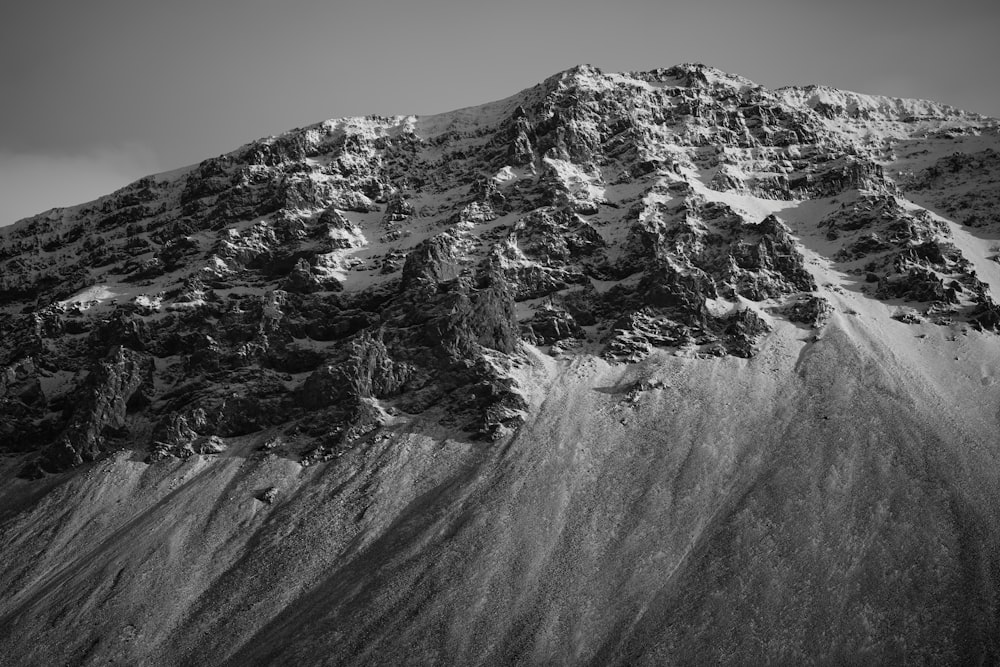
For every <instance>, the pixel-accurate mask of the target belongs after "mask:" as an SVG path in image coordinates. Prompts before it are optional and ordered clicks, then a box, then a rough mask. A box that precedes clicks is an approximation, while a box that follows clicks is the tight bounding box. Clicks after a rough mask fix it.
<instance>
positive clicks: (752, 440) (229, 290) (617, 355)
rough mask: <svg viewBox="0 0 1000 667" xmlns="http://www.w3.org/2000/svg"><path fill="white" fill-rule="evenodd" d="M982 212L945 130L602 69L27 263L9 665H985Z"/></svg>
mask: <svg viewBox="0 0 1000 667" xmlns="http://www.w3.org/2000/svg"><path fill="white" fill-rule="evenodd" d="M997 183H1000V128H998V126H997V124H996V122H995V121H991V120H989V119H984V118H982V117H979V116H976V115H974V114H965V113H962V112H959V111H957V110H955V109H952V108H951V107H947V106H945V105H938V104H936V103H929V102H920V101H913V100H897V99H893V98H885V97H877V96H865V95H859V94H856V93H848V92H845V91H838V90H835V89H832V88H825V87H806V88H784V89H779V90H769V89H766V88H764V87H761V86H757V85H756V84H754V83H753V82H751V81H749V80H748V79H745V78H743V77H740V76H736V75H732V74H727V73H725V72H722V71H721V70H718V69H716V68H712V67H709V66H706V65H701V64H692V63H688V64H682V65H677V66H674V67H670V68H666V69H656V70H651V71H648V72H637V73H624V74H615V73H604V72H602V71H601V70H599V69H597V68H595V67H592V66H589V65H581V66H578V67H574V68H571V69H569V70H565V71H563V72H560V73H558V74H556V75H554V76H552V77H549V78H548V79H546V80H545V81H543V82H542V83H540V84H539V85H536V86H534V87H532V88H529V89H527V90H524V91H521V92H519V93H516V94H514V95H512V96H509V97H507V98H505V99H502V100H500V101H497V102H492V103H488V104H484V105H479V106H475V107H469V108H465V109H459V110H455V111H450V112H445V113H442V114H437V115H434V116H426V117H416V116H393V117H384V116H367V117H363V118H343V119H335V120H330V121H326V122H322V123H318V124H315V125H311V126H308V127H305V128H298V129H294V130H290V131H288V132H285V133H283V134H281V135H279V136H276V137H270V138H267V139H262V140H258V141H253V142H250V143H248V144H246V145H244V146H242V147H239V148H238V149H236V150H234V151H232V152H230V153H227V154H225V155H221V156H216V157H212V158H209V159H206V160H204V161H202V162H201V163H199V164H197V165H195V166H193V167H191V168H189V169H185V170H178V171H176V172H173V173H170V174H161V175H158V176H152V177H147V178H143V179H141V180H139V181H137V182H136V183H133V184H131V185H129V186H128V187H126V188H123V189H121V190H118V191H117V192H114V193H111V194H109V195H107V196H105V197H101V198H100V199H98V200H96V201H93V202H88V203H86V204H81V205H79V206H74V207H69V208H65V209H56V210H53V211H49V212H47V213H45V214H42V215H38V216H34V217H32V218H29V219H27V220H24V221H22V222H20V223H18V224H16V225H13V226H12V227H9V228H4V229H2V230H0V471H2V472H0V474H4V475H6V477H5V478H4V480H3V482H4V483H3V484H0V507H2V508H3V510H2V511H0V515H2V518H3V521H4V523H3V531H2V534H3V536H4V539H2V540H0V559H2V560H3V562H4V563H5V564H7V566H6V569H3V570H2V571H0V583H2V585H3V590H4V596H2V599H0V654H2V655H4V656H19V657H20V656H23V661H22V662H23V664H64V663H66V662H73V663H74V664H75V663H83V662H88V663H91V662H92V663H98V662H101V663H106V662H112V661H114V662H118V663H125V664H161V665H167V664H194V663H198V664H222V663H228V664H276V663H287V662H294V663H301V664H312V663H318V662H324V663H329V664H334V663H335V664H361V663H365V664H368V663H385V664H402V663H412V662H415V661H416V662H434V663H441V664H498V663H504V664H506V663H517V664H522V663H524V664H527V663H548V662H553V661H555V662H558V661H560V660H564V661H568V660H571V661H572V662H576V663H594V664H646V663H649V664H652V663H663V662H676V663H681V664H687V663H713V664H714V663H720V664H745V663H753V664H775V663H783V662H789V661H790V660H792V659H793V658H790V656H797V657H801V656H810V659H812V660H813V661H815V662H820V663H841V662H845V661H846V662H851V661H854V662H857V661H864V662H873V663H879V664H882V663H885V664H896V663H902V662H915V663H920V662H942V661H943V662H952V663H962V664H965V663H969V664H987V663H988V664H993V663H995V662H997V658H998V656H997V655H996V653H995V647H996V641H995V638H996V628H997V627H1000V621H998V619H997V618H994V616H995V614H994V615H993V616H991V615H990V614H992V613H993V611H991V610H994V609H995V604H994V601H993V600H992V599H991V595H992V593H991V591H994V590H997V588H998V585H1000V583H998V580H997V573H996V572H994V571H993V570H992V569H991V568H987V567H982V566H981V565H982V563H983V562H985V561H984V558H985V557H984V556H983V554H992V553H997V551H998V549H1000V532H998V531H997V529H996V527H997V521H996V515H997V513H998V510H997V508H1000V492H998V491H997V490H998V489H1000V473H998V467H997V466H996V465H995V461H994V459H995V452H994V450H995V449H996V445H995V441H996V429H997V415H996V409H995V406H996V405H997V402H998V400H1000V397H998V396H997V387H1000V362H997V360H998V359H1000V354H998V352H1000V306H998V304H997V303H996V298H997V296H998V295H1000V263H998V261H997V251H998V248H1000V217H998V215H1000V214H998V212H1000V192H998V188H997ZM15 477H19V478H17V479H15ZM692 554H694V555H692ZM192 573H194V575H195V576H193V575H192ZM817 573H819V574H818V575H817ZM887 573H889V575H891V576H889V575H887ZM969 596H973V598H972V599H971V600H970V597H969ZM977 596H978V597H977ZM3 605H6V606H3ZM67 610H69V611H67ZM970 610H971V611H970ZM984 610H985V611H984ZM817 627H822V628H823V632H817V631H816V629H817ZM331 629H332V630H333V631H331ZM904 649H905V653H904ZM990 651H993V653H990ZM563 656H571V658H570V657H563ZM799 661H800V662H801V661H802V660H799Z"/></svg>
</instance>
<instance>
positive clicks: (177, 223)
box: [0, 64, 1000, 469]
mask: <svg viewBox="0 0 1000 667" xmlns="http://www.w3.org/2000/svg"><path fill="white" fill-rule="evenodd" d="M998 147H1000V131H998V123H997V121H995V120H993V119H989V118H985V117H982V116H978V115H975V114H969V113H965V112H962V111H959V110H956V109H954V108H952V107H948V106H945V105H940V104H936V103H932V102H924V101H917V100H899V99H892V98H885V97H877V96H869V95H859V94H856V93H849V92H845V91H839V90H834V89H830V88H825V87H817V86H810V87H805V88H783V89H780V90H777V91H771V90H768V89H765V88H763V87H761V86H758V85H756V84H754V83H753V82H752V81H749V80H748V79H745V78H743V77H739V76H735V75H731V74H727V73H724V72H721V71H719V70H717V69H714V68H710V67H705V66H702V65H693V64H688V65H680V66H677V67H672V68H669V69H659V70H654V71H651V72H639V73H623V74H605V73H603V72H601V71H600V70H599V69H597V68H594V67H591V66H580V67H576V68H573V69H571V70H567V71H565V72H562V73H559V74H557V75H555V76H552V77H550V78H548V79H546V80H545V81H544V82H542V83H541V84H539V85H537V86H535V87H533V88H530V89H528V90H525V91H522V92H520V93H518V94H516V95H514V96H512V97H509V98H506V99H504V100H501V101H498V102H493V103H490V104H485V105H482V106H479V107H471V108H467V109H460V110H457V111H452V112H448V113H443V114H439V115H434V116H427V117H417V116H396V117H380V116H369V117H365V118H344V119H338V120H329V121H325V122H322V123H318V124H316V125H312V126H309V127H306V128H301V129H295V130H292V131H289V132H287V133H285V134H282V135H280V136H277V137H270V138H267V139H262V140H259V141H255V142H252V143H250V144H247V145H245V146H243V147H241V148H239V149H237V150H235V151H233V152H231V153H229V154H226V155H222V156H219V157H216V158H212V159H208V160H205V161H204V162H202V163H200V164H198V165H195V166H192V167H190V168H187V169H182V170H176V171H174V172H170V173H166V174H160V175H155V176H150V177H147V178H144V179H141V180H140V181H137V182H136V183H133V184H132V185H130V186H128V187H126V188H123V189H121V190H119V191H117V192H115V193H113V194H111V195H108V196H106V197H102V198H100V199H98V200H96V201H93V202H89V203H87V204H83V205H80V206H75V207H71V208H64V209H53V210H51V211H48V212H46V213H42V214H40V215H37V216H35V217H33V218H29V219H26V220H22V221H20V222H19V223H17V224H15V225H13V226H11V227H8V228H4V229H0V307H2V315H0V334H2V337H3V341H4V342H3V343H2V345H3V347H2V349H0V352H2V354H0V366H2V367H3V368H5V369H6V371H5V372H6V376H5V377H7V378H8V379H7V380H6V383H7V384H5V385H3V386H2V388H3V389H4V392H6V394H5V395H7V396H13V395H14V393H12V392H14V389H12V388H11V387H14V386H22V385H23V386H27V387H35V386H36V385H37V386H42V384H45V385H46V386H52V387H57V388H56V389H53V390H51V391H40V394H41V395H40V397H39V396H36V394H31V395H32V396H36V397H35V398H33V399H32V400H33V401H35V402H34V403H25V402H24V401H19V400H14V399H11V400H14V403H11V404H10V405H14V406H15V407H16V409H14V408H11V407H10V406H8V408H9V409H10V410H12V412H11V413H10V414H11V415H12V416H11V417H9V418H6V419H5V421H4V424H5V426H4V427H3V428H4V429H5V431H4V433H3V434H0V436H2V438H3V439H4V442H9V443H13V444H12V445H11V446H13V447H16V448H21V449H29V450H43V452H44V453H43V455H42V457H41V459H40V461H41V462H40V463H39V464H38V465H39V466H40V468H39V469H58V468H60V467H64V466H66V465H72V464H74V463H78V462H80V461H82V460H86V459H89V458H94V457H96V456H98V455H99V454H100V453H101V452H102V451H105V450H106V449H107V448H109V447H112V446H113V443H114V442H124V441H130V442H131V441H134V440H135V438H137V437H140V436H138V435H136V434H139V433H141V434H143V435H142V436H141V438H142V439H144V442H145V444H146V445H147V446H148V447H149V448H150V449H151V450H152V451H153V452H154V453H155V455H157V456H160V455H170V454H174V453H178V452H183V451H192V448H194V449H197V448H198V447H201V446H203V445H204V439H205V438H208V437H210V436H211V437H216V438H226V437H230V436H235V435H239V434H242V433H247V432H254V431H255V430H259V429H261V428H264V427H265V426H268V427H271V426H274V425H275V424H288V425H294V428H296V429H297V431H296V432H298V433H313V434H312V435H310V436H309V437H306V436H303V438H304V441H305V442H308V443H309V444H310V447H312V449H311V450H310V451H312V452H313V454H310V456H319V457H323V456H329V455H331V452H333V451H335V450H337V448H341V447H346V446H349V444H350V443H351V442H353V441H354V439H356V438H358V437H360V436H361V435H364V434H365V433H368V432H369V431H370V430H371V428H373V427H372V424H374V423H376V422H377V421H378V419H380V418H381V417H379V415H382V416H383V417H384V414H383V413H381V412H379V411H380V410H381V409H382V408H376V407H373V405H371V404H370V402H371V401H373V400H374V401H381V400H388V399H390V398H392V399H393V400H395V401H397V403H398V406H397V407H398V409H400V410H403V411H405V412H410V413H418V412H423V411H425V410H428V409H430V408H431V406H435V405H440V404H442V402H444V403H448V404H449V405H453V406H454V412H455V414H451V415H449V416H444V417H442V419H443V420H444V423H451V424H456V425H461V426H464V427H466V428H468V429H470V430H471V431H472V432H476V433H479V434H481V435H484V436H488V437H500V436H501V435H502V434H503V433H505V432H507V431H508V430H509V428H511V427H512V426H513V425H515V424H516V423H517V419H518V415H519V414H520V412H521V410H522V408H523V405H521V404H520V403H519V400H520V399H519V398H518V395H517V392H516V390H515V388H514V387H513V386H512V385H511V383H510V381H509V378H507V377H506V375H505V373H506V371H505V370H504V363H500V362H497V358H501V359H507V360H508V362H509V360H510V359H511V358H513V357H512V356H511V355H514V356H516V355H517V353H518V350H519V349H520V346H521V344H522V343H523V342H528V343H533V344H537V345H540V346H543V347H544V348H545V349H554V350H556V351H558V350H561V349H574V347H575V348H578V349H580V350H589V351H590V352H594V353H599V354H602V355H604V356H605V357H606V358H608V359H612V360H617V361H636V360H639V359H642V358H643V357H644V356H646V355H648V354H649V353H650V352H652V351H653V350H655V349H657V348H669V349H674V350H676V351H677V353H678V354H685V355H693V356H719V355H727V354H728V355H736V356H740V357H751V356H753V355H754V354H755V351H756V349H757V344H758V341H759V340H760V339H761V338H762V337H764V336H767V335H769V332H771V331H773V330H774V328H775V327H781V326H786V325H787V324H788V323H789V322H791V323H798V324H799V325H803V326H817V327H818V326H821V325H822V323H823V321H825V319H826V318H827V317H828V316H829V314H830V313H831V312H833V311H836V310H843V311H850V312H863V313H867V314H870V315H872V316H873V317H880V318H889V317H896V318H898V319H902V320H903V321H907V322H917V323H919V322H924V321H926V322H931V323H935V324H936V325H937V326H958V327H962V326H971V327H974V328H977V329H982V330H989V331H994V330H996V329H997V328H998V327H1000V310H998V308H997V306H996V304H995V303H994V296H995V292H994V287H1000V272H998V270H997V267H998V264H997V262H996V261H995V260H996V253H997V251H998V250H997V247H996V245H995V244H996V241H997V239H998V238H1000V220H998V218H997V210H998V209H997V201H998V195H997V190H998V186H997V177H996V174H997V173H998V172H1000V160H998V157H997V152H996V151H997V149H998ZM549 346H552V347H551V348H550V347H549ZM498 354H499V355H500V357H496V355H498ZM470 364H471V366H470ZM470 369H471V370H470ZM54 374H60V375H59V377H63V378H64V379H66V381H65V382H60V383H58V384H53V383H51V382H48V383H47V384H46V383H43V380H44V379H46V378H50V377H52V376H53V375H54ZM359 374H360V375H359ZM95 378H96V379H95ZM199 378H200V380H199ZM102 383H103V384H102ZM224 385H227V386H229V387H230V389H229V390H228V392H227V393H225V395H223V393H222V392H221V391H219V390H218V387H220V386H224ZM469 387H479V389H477V390H476V391H474V392H472V394H470V393H469ZM32 391H33V390H32ZM80 391H83V392H84V393H85V394H86V395H87V396H89V398H88V401H89V402H86V403H85V407H81V408H78V409H77V410H76V412H74V411H73V410H72V409H69V406H68V404H67V401H68V400H70V397H71V396H73V395H75V393H76V392H80ZM459 396H463V397H468V396H472V397H473V398H472V399H468V400H466V398H459ZM137 397H138V398H137ZM106 404H107V405H110V406H112V407H106V408H101V409H97V408H96V407H95V406H105V405H106ZM136 406H139V407H136ZM5 409H6V408H5ZM87 410H89V411H90V412H87ZM303 410H307V411H308V412H303ZM324 410H325V411H327V413H323V411H324ZM95 411H96V412H95ZM264 413H267V414H268V415H269V416H268V420H270V421H267V422H266V424H265V422H264V421H262V419H263V418H262V417H261V415H262V414H264ZM95 415H96V416H95ZM323 420H325V421H323ZM320 421H323V423H337V424H340V425H341V426H340V427H338V429H335V430H334V432H333V434H332V435H331V434H330V433H324V434H322V435H320V434H319V433H320V430H321V429H320V430H317V429H316V428H314V429H313V431H310V428H311V427H310V424H313V425H315V424H318V423H319V422H320ZM289 428H292V426H289ZM317 428H318V427H317ZM366 429H367V430H366ZM359 434H360V435H359ZM197 443H202V444H201V445H199V444H197ZM213 446H214V445H213Z"/></svg>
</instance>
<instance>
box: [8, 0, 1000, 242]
mask: <svg viewBox="0 0 1000 667" xmlns="http://www.w3.org/2000/svg"><path fill="white" fill-rule="evenodd" d="M998 29H1000V9H998V5H997V4H996V3H985V2H971V1H970V0H951V1H950V2H946V3H943V2H931V1H929V0H911V1H910V2H898V1H891V2H885V1H883V2H879V1H878V0H867V1H862V0H840V1H839V2H816V1H809V0H806V1H803V0H798V1H794V0H742V1H737V0H733V1H731V2H719V1H717V0H701V1H700V2H697V3H690V4H682V3H673V2H663V1H655V0H616V1H614V2H612V1H610V0H602V1H600V2H598V1H595V0H576V1H572V0H506V1H505V2H490V3H478V4H477V3H470V2H468V1H467V0H466V1H462V0H409V1H407V0H366V1H363V2H354V3H347V2H339V1H334V2H330V1H328V2H322V1H320V0H286V1H285V2H281V3H277V2H273V1H267V2H265V1H261V0H216V1H211V0H201V1H199V2H194V1H192V0H174V2H170V3H162V2H157V3H154V2H149V1H147V0H128V1H126V0H91V1H89V2H69V1H68V0H60V1H54V0H35V1H34V2H31V3H27V2H25V3H18V5H17V6H15V7H14V8H11V9H7V10H5V16H4V20H3V22H2V23H0V91H2V92H3V97H2V99H0V120H2V123H0V224H6V223H9V222H13V220H15V219H17V218H19V217H23V216H26V215H29V214H32V213H36V212H39V211H41V210H43V209H46V208H49V207H52V206H62V205H68V204H73V203H79V202H80V201H83V200H86V199H91V198H93V197H96V196H98V195H100V194H104V193H106V192H109V191H111V190H113V189H114V188H116V187H119V186H121V185H124V184H126V183H127V182H129V181H131V180H134V179H135V178H138V177H140V176H143V175H145V174H146V173H149V172H154V171H162V170H167V169H173V168H176V167H180V166H184V165H186V164H190V163H194V162H197V161H199V160H201V159H204V158H206V157H210V156H213V155H218V154H220V153H223V152H226V151H228V150H231V149H233V148H235V147H237V146H238V145H240V144H242V143H245V142H247V141H250V140H252V139H255V138H258V137H261V136H266V135H269V134H276V133H278V132H281V131H283V130H286V129H290V128H292V127H295V126H301V125H306V124H309V123H313V122H317V121H320V120H323V119H326V118H333V117H338V116H346V115H363V114H369V113H379V114H385V115H392V114H407V113H436V112H440V111H447V110H449V109H453V108H457V107H462V106H469V105H473V104H479V103H482V102H486V101H490V100H493V99H498V98H501V97H506V96H508V95H510V94H513V93H514V92H516V91H518V90H520V89H522V88H525V87H528V86H531V85H533V84H535V83H537V82H539V81H541V80H542V79H543V78H545V77H546V76H549V75H550V74H553V73H555V72H557V71H559V70H562V69H565V68H567V67H571V66H572V65H576V64H579V63H584V62H586V63H591V64H593V65H596V66H598V67H600V68H602V69H604V70H606V71H621V70H641V69H651V68H654V67H667V66H670V65H673V64H677V63H680V62H692V61H693V62H705V63H707V64H710V65H714V66H716V67H719V68H721V69H724V70H727V71H731V72H735V73H739V74H742V75H744V76H746V77H748V78H750V79H753V80H755V81H757V82H758V83H761V84H763V85H766V86H769V87H777V86H781V85H789V84H806V83H823V84H828V85H831V86H836V87H839V88H846V89H850V90H856V91H860V92H869V93H880V94H887V95H897V96H905V97H923V98H930V99H936V100H939V101H943V102H947V103H949V104H954V105H956V106H959V107H963V108H966V109H969V110H972V111H978V112H980V113H986V114H989V115H993V116H1000V86H998V85H997V84H998V82H1000V77H998V76H997V73H996V67H997V65H998V62H1000V46H998V45H1000V40H998V39H997V38H996V32H997V31H998Z"/></svg>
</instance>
